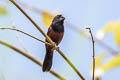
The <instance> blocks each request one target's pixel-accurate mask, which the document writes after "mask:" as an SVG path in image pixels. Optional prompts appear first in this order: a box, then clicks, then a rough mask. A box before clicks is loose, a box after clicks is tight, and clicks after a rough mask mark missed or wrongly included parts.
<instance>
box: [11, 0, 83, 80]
mask: <svg viewBox="0 0 120 80" xmlns="http://www.w3.org/2000/svg"><path fill="white" fill-rule="evenodd" d="M10 1H11V2H12V3H13V4H14V5H15V6H16V7H17V8H18V9H19V10H20V11H21V12H22V13H23V14H24V15H25V16H26V17H27V18H28V19H29V20H30V21H31V23H32V24H33V25H34V26H35V27H36V28H37V29H38V30H39V31H40V32H41V33H42V35H43V36H44V37H45V38H46V39H47V40H48V42H49V43H51V44H52V46H54V47H55V50H57V51H58V52H59V54H60V55H61V56H62V57H63V58H64V59H65V60H66V62H67V63H68V64H69V65H70V66H71V68H72V69H73V70H74V71H75V72H76V73H77V74H78V76H79V77H80V78H81V79H82V80H85V78H84V77H83V75H82V74H81V73H80V72H79V70H78V69H77V68H76V67H75V66H74V65H73V64H72V62H71V61H70V60H69V59H68V58H67V57H66V56H65V55H64V54H63V52H62V51H61V50H58V47H57V46H56V45H55V44H54V42H53V41H52V40H51V39H50V37H49V36H48V35H46V34H45V33H44V31H42V29H41V28H40V27H39V26H38V25H37V24H36V23H35V22H34V21H33V20H32V18H31V17H30V16H29V15H28V14H27V13H26V12H25V11H24V10H23V9H22V8H21V7H20V6H19V5H18V4H17V3H16V2H15V1H14V0H10Z"/></svg>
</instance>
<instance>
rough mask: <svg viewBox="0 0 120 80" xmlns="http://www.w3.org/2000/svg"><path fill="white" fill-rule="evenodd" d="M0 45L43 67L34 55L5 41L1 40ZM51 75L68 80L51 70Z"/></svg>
mask: <svg viewBox="0 0 120 80" xmlns="http://www.w3.org/2000/svg"><path fill="white" fill-rule="evenodd" d="M0 44H2V45H4V46H6V47H8V48H10V49H12V50H14V51H16V52H18V53H19V54H21V55H23V56H25V57H26V58H28V59H29V60H31V61H33V62H34V63H36V64H38V65H39V66H42V63H41V62H40V61H39V60H38V59H36V58H35V57H33V56H32V55H30V53H26V52H24V51H22V50H21V49H19V48H17V47H15V46H13V45H11V44H9V43H7V42H5V41H2V40H0ZM50 73H51V74H53V75H54V76H55V77H57V78H58V79H60V80H66V78H64V77H63V76H61V75H60V74H58V73H56V72H55V71H54V70H50Z"/></svg>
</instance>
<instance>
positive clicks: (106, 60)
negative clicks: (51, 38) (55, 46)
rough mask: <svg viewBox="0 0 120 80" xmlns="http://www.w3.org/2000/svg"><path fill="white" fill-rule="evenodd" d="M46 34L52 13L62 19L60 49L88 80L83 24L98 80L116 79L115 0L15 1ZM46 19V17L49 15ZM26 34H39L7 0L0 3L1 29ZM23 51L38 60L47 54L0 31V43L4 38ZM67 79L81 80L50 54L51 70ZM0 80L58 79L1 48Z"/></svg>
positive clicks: (118, 14)
mask: <svg viewBox="0 0 120 80" xmlns="http://www.w3.org/2000/svg"><path fill="white" fill-rule="evenodd" d="M15 1H16V2H17V3H18V4H19V5H20V6H21V7H22V8H23V9H24V10H25V11H26V12H27V13H28V14H29V15H30V16H31V17H32V19H33V20H34V21H35V22H36V23H37V24H38V25H39V26H40V27H41V28H42V30H43V31H44V32H47V30H48V25H50V23H51V20H52V18H53V17H51V16H54V15H56V14H62V15H63V16H64V17H65V18H66V20H65V24H64V26H65V34H64V38H63V40H62V42H61V43H60V45H59V47H60V49H61V50H62V51H63V52H64V54H65V55H66V56H67V57H68V58H69V60H70V61H71V62H72V63H73V64H74V65H75V66H76V68H78V70H79V71H80V72H81V73H82V74H83V76H84V77H85V78H86V80H90V79H91V78H92V77H91V74H90V73H91V66H92V42H91V39H90V37H89V35H88V34H89V32H88V30H86V29H85V28H86V26H87V25H89V27H90V28H91V30H92V33H93V35H94V38H95V56H96V77H99V78H100V80H119V79H120V76H119V72H120V56H119V55H117V54H119V51H120V46H119V45H120V10H119V7H120V5H119V3H120V1H119V0H114V1H113V0H60V1H58V0H15ZM49 16H50V17H49ZM13 24H14V26H15V27H16V28H17V29H20V30H22V31H24V32H27V33H30V34H31V35H33V36H36V37H37V38H39V39H41V40H45V38H44V37H43V35H42V34H41V33H40V32H39V31H38V30H37V29H36V28H35V27H34V26H33V24H32V23H31V22H30V21H29V20H28V19H27V18H26V17H25V16H24V15H23V14H22V13H21V12H20V11H19V10H18V9H17V8H16V7H15V6H14V5H13V4H12V3H11V2H9V1H8V0H0V27H11V28H12V27H13ZM16 34H18V35H19V38H20V39H21V40H22V42H23V43H24V47H25V48H26V49H27V50H28V52H30V53H31V55H33V56H34V57H36V58H37V59H39V60H40V61H41V62H42V61H43V60H44V56H45V46H44V44H43V43H41V42H39V41H36V40H34V39H32V38H30V37H28V36H26V35H24V34H21V33H17V32H15V31H10V30H0V40H4V41H6V42H9V43H11V44H13V45H14V46H16V47H18V48H20V49H22V50H23V47H22V46H21V44H20V42H19V41H18V39H17V38H16ZM52 69H54V70H55V71H56V72H58V73H59V74H61V75H63V76H64V77H66V78H67V79H68V80H80V78H79V77H78V75H77V74H76V73H75V72H74V71H73V70H72V68H71V67H70V66H69V65H68V64H67V62H66V61H65V60H64V59H63V58H62V57H61V56H60V55H59V54H58V53H57V51H54V59H53V66H52ZM0 80H58V78H56V77H54V76H53V75H51V74H50V73H49V72H47V73H46V72H42V69H41V67H39V66H38V65H37V64H35V63H33V62H32V61H31V60H29V59H27V58H26V57H24V56H22V55H20V54H18V53H17V52H15V51H13V50H11V49H9V48H7V47H5V46H3V45H0Z"/></svg>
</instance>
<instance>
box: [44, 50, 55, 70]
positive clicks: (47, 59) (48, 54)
mask: <svg viewBox="0 0 120 80" xmlns="http://www.w3.org/2000/svg"><path fill="white" fill-rule="evenodd" d="M52 59H53V51H47V52H46V56H45V59H44V62H43V67H42V70H43V72H47V71H50V69H51V67H52Z"/></svg>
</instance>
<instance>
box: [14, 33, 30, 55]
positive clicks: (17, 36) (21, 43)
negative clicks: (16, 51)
mask: <svg viewBox="0 0 120 80" xmlns="http://www.w3.org/2000/svg"><path fill="white" fill-rule="evenodd" d="M16 38H17V40H18V42H19V43H20V45H21V46H22V48H23V49H24V51H25V52H26V53H29V52H28V51H27V49H26V48H25V47H24V44H23V42H22V40H21V39H20V37H19V35H18V34H17V33H16Z"/></svg>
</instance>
